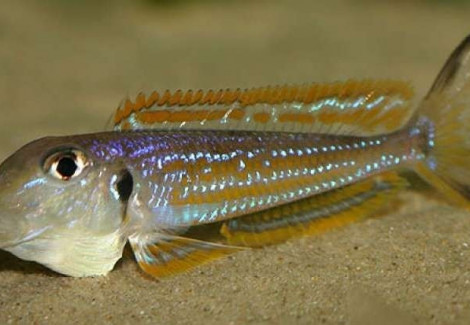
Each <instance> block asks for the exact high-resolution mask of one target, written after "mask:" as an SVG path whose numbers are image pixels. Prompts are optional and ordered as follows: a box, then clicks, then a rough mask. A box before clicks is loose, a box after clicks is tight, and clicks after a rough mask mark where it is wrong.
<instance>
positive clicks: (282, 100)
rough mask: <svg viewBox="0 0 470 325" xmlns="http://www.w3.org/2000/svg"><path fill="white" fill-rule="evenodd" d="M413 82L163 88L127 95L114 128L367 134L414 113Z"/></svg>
mask: <svg viewBox="0 0 470 325" xmlns="http://www.w3.org/2000/svg"><path fill="white" fill-rule="evenodd" d="M412 96H413V91H412V89H411V87H410V86H409V85H408V84H407V83H404V82H400V81H391V80H362V81H355V80H349V81H345V82H335V83H323V84H320V83H314V84H310V85H303V86H275V87H259V88H251V89H244V90H241V89H235V90H230V89H225V90H222V89H221V90H218V91H213V90H208V91H202V90H198V91H192V90H188V91H181V90H177V91H173V92H172V91H168V90H167V91H165V92H162V93H159V92H156V91H155V92H153V93H152V94H150V95H148V96H145V95H144V94H143V93H140V94H139V95H138V96H137V97H136V98H135V99H134V100H133V101H132V100H130V99H127V100H125V101H124V102H123V104H122V105H121V106H120V107H119V108H118V109H117V111H116V114H115V116H114V120H113V123H114V129H115V130H139V129H159V130H169V129H179V130H191V129H206V130H207V129H211V130H217V129H224V130H245V131H288V132H305V133H324V134H339V135H356V136H369V135H376V134H383V133H390V132H393V131H395V130H397V129H399V128H400V127H402V126H403V125H404V124H405V123H406V122H407V121H408V119H409V118H410V116H411V115H412V110H411V105H410V101H411V99H412Z"/></svg>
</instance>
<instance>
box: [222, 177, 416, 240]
mask: <svg viewBox="0 0 470 325" xmlns="http://www.w3.org/2000/svg"><path fill="white" fill-rule="evenodd" d="M407 184H408V183H407V182H406V180H405V179H403V178H402V177H400V176H398V175H397V174H396V173H385V174H381V175H379V176H376V177H374V178H372V179H368V180H365V181H362V182H359V183H356V184H352V185H348V186H346V187H344V188H340V189H337V190H333V191H330V192H326V193H323V194H319V195H315V196H313V197H310V198H306V199H303V200H299V201H296V202H294V203H290V204H286V205H283V206H280V207H277V208H273V209H269V210H265V211H261V212H258V213H254V214H251V215H248V216H244V217H240V218H236V219H231V220H229V221H227V222H226V223H224V224H223V226H222V228H221V234H222V235H223V236H224V237H225V238H226V239H227V242H228V244H230V245H241V246H249V247H260V246H265V245H270V244H276V243H280V242H284V241H286V240H288V239H290V238H294V237H299V236H304V235H313V234H317V233H321V232H324V231H327V230H329V229H333V228H337V227H339V226H342V225H346V224H349V223H352V222H354V221H356V220H359V219H362V218H365V217H367V216H370V215H371V214H372V213H374V212H376V211H377V210H378V209H379V208H381V207H382V206H383V204H384V203H385V202H387V201H388V200H389V199H391V198H392V197H393V196H394V195H395V194H396V193H397V192H398V190H400V189H402V188H404V187H406V186H407Z"/></svg>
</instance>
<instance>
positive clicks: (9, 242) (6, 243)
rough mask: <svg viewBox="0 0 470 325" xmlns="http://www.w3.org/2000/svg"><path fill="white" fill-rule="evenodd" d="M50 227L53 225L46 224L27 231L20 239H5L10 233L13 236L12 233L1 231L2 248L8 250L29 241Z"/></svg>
mask: <svg viewBox="0 0 470 325" xmlns="http://www.w3.org/2000/svg"><path fill="white" fill-rule="evenodd" d="M50 228H51V226H46V227H43V228H40V229H35V230H31V231H29V232H27V233H26V234H25V235H24V236H21V238H19V239H5V240H4V238H7V236H8V235H10V236H11V234H8V233H6V232H0V249H3V250H8V248H11V247H14V246H18V245H21V244H24V243H26V242H29V241H31V240H33V239H35V238H37V237H38V236H39V235H41V234H42V233H44V232H45V231H46V230H49V229H50Z"/></svg>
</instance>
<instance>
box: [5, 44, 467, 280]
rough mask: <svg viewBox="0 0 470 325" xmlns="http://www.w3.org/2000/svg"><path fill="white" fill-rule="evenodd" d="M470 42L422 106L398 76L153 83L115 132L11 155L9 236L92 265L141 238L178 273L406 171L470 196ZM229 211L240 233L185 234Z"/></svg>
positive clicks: (162, 271)
mask: <svg viewBox="0 0 470 325" xmlns="http://www.w3.org/2000/svg"><path fill="white" fill-rule="evenodd" d="M469 43H470V41H469V40H468V39H467V40H466V41H464V42H463V43H462V44H463V45H461V46H459V48H457V50H456V52H454V54H453V56H451V58H450V59H449V61H448V63H447V64H446V66H445V67H444V69H443V71H442V72H441V74H440V75H439V77H438V79H437V81H436V83H435V85H434V86H433V88H432V92H431V93H430V94H429V95H428V96H427V98H426V99H425V100H424V101H423V103H422V104H421V106H420V107H419V108H418V110H417V111H416V112H414V111H413V110H411V109H410V107H409V106H408V105H409V99H410V92H409V90H408V88H407V87H406V86H405V85H403V84H401V83H394V82H388V81H387V82H372V81H365V82H345V83H335V84H327V85H313V86H311V87H278V88H275V89H272V88H260V89H255V90H248V91H240V90H235V91H228V90H226V91H219V92H211V91H209V92H207V93H204V92H200V91H199V92H191V91H189V92H187V93H183V92H181V91H177V92H175V93H170V92H165V93H163V94H162V95H161V96H160V95H159V94H158V93H154V94H152V95H151V96H149V97H148V98H146V97H145V96H143V95H139V96H138V97H137V99H136V101H135V102H134V103H132V102H129V101H127V102H125V103H124V105H123V106H122V107H120V108H119V109H118V111H117V113H116V116H115V119H114V130H113V131H108V132H102V133H94V134H85V135H75V136H65V137H48V138H43V139H39V140H36V141H34V142H32V143H30V144H28V145H26V146H25V147H23V148H21V149H20V150H18V151H17V152H16V153H15V154H13V155H12V156H11V157H10V158H8V159H7V160H6V161H5V162H4V163H3V164H2V165H1V166H0V247H1V248H3V249H5V250H8V251H10V252H12V253H13V254H15V255H17V256H19V257H20V258H23V259H26V260H33V261H37V262H39V263H42V264H44V265H46V266H48V267H49V268H51V269H53V270H56V271H58V272H60V273H63V274H67V275H71V276H90V275H101V274H106V273H107V272H109V271H110V270H111V269H112V268H113V266H114V264H115V263H116V261H117V260H118V259H119V258H120V257H121V256H122V251H123V248H124V245H125V243H126V242H127V241H130V243H131V246H132V248H133V250H134V253H135V255H136V258H137V261H138V262H139V264H140V266H141V267H142V269H143V270H144V271H146V272H147V273H149V274H151V275H154V276H164V275H168V274H172V273H175V272H178V271H182V270H186V269H189V268H191V267H192V266H195V265H197V264H200V263H202V262H206V261H208V260H212V259H214V258H218V257H221V256H225V255H227V254H230V253H233V252H235V251H238V250H240V249H241V247H240V246H252V247H255V246H263V245H266V244H271V243H275V242H282V241H284V240H287V239H289V238H292V237H295V236H297V235H302V234H308V233H315V232H316V229H319V228H321V227H323V228H325V227H326V226H325V225H327V224H328V223H330V221H329V220H336V221H338V220H342V221H341V222H339V223H345V222H347V221H348V220H349V221H353V220H356V219H357V218H358V216H360V215H365V214H367V213H370V212H372V211H375V210H376V208H377V207H378V206H380V205H381V204H383V202H384V201H386V200H388V198H389V195H390V194H393V193H395V192H396V190H397V189H400V188H402V187H405V186H406V184H405V183H406V182H404V181H403V179H401V177H399V176H398V175H397V174H396V172H397V171H399V170H403V169H408V170H413V171H415V172H417V173H418V174H419V175H420V176H422V177H423V178H425V179H426V180H427V181H429V182H430V183H431V184H432V185H434V186H435V187H436V188H437V189H438V190H440V191H441V192H443V193H444V194H445V195H446V197H448V199H450V201H451V202H453V203H456V204H459V205H461V206H464V207H468V200H467V198H468V191H467V189H468V185H469V184H470V176H469V174H470V173H469V171H468V167H467V166H468V163H470V156H469V153H470V140H469V138H470V137H469V134H470V133H469V132H468V131H469V130H468V128H469V127H468V123H466V122H467V121H468V122H470V113H469V111H468V109H467V110H466V108H467V106H468V105H469V104H470V85H469V84H470V83H469V82H468V80H467V79H468V74H467V73H465V71H466V70H465V69H469V66H470V64H469V63H468V62H467V61H468V60H469V59H468V58H469V56H470V55H469V54H468V52H470V50H469V47H470V46H469V45H468V44H469ZM456 53H457V54H456ZM216 223H221V224H222V227H221V230H220V233H221V235H223V236H224V237H225V238H226V243H225V244H219V243H213V242H204V241H201V240H197V239H194V238H189V237H186V236H185V234H186V232H187V231H188V229H190V228H191V227H194V226H199V225H204V224H216Z"/></svg>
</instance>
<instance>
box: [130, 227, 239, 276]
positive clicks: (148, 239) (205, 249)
mask: <svg viewBox="0 0 470 325" xmlns="http://www.w3.org/2000/svg"><path fill="white" fill-rule="evenodd" d="M130 243H131V246H132V250H133V251H134V255H135V257H136V259H137V262H138V263H139V266H140V267H141V269H142V270H143V271H144V272H145V273H147V274H149V275H151V276H153V277H157V278H160V277H166V276H170V275H175V274H178V273H181V272H186V271H189V270H191V269H193V268H194V267H197V266H199V265H202V264H205V263H207V262H210V261H212V260H215V259H218V258H221V257H224V256H227V255H230V254H233V253H235V252H238V251H241V250H244V248H241V247H234V246H226V245H221V244H217V243H211V242H205V241H200V240H196V239H191V238H185V237H178V236H171V235H165V234H157V233H155V234H146V235H139V236H135V237H132V238H130Z"/></svg>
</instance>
